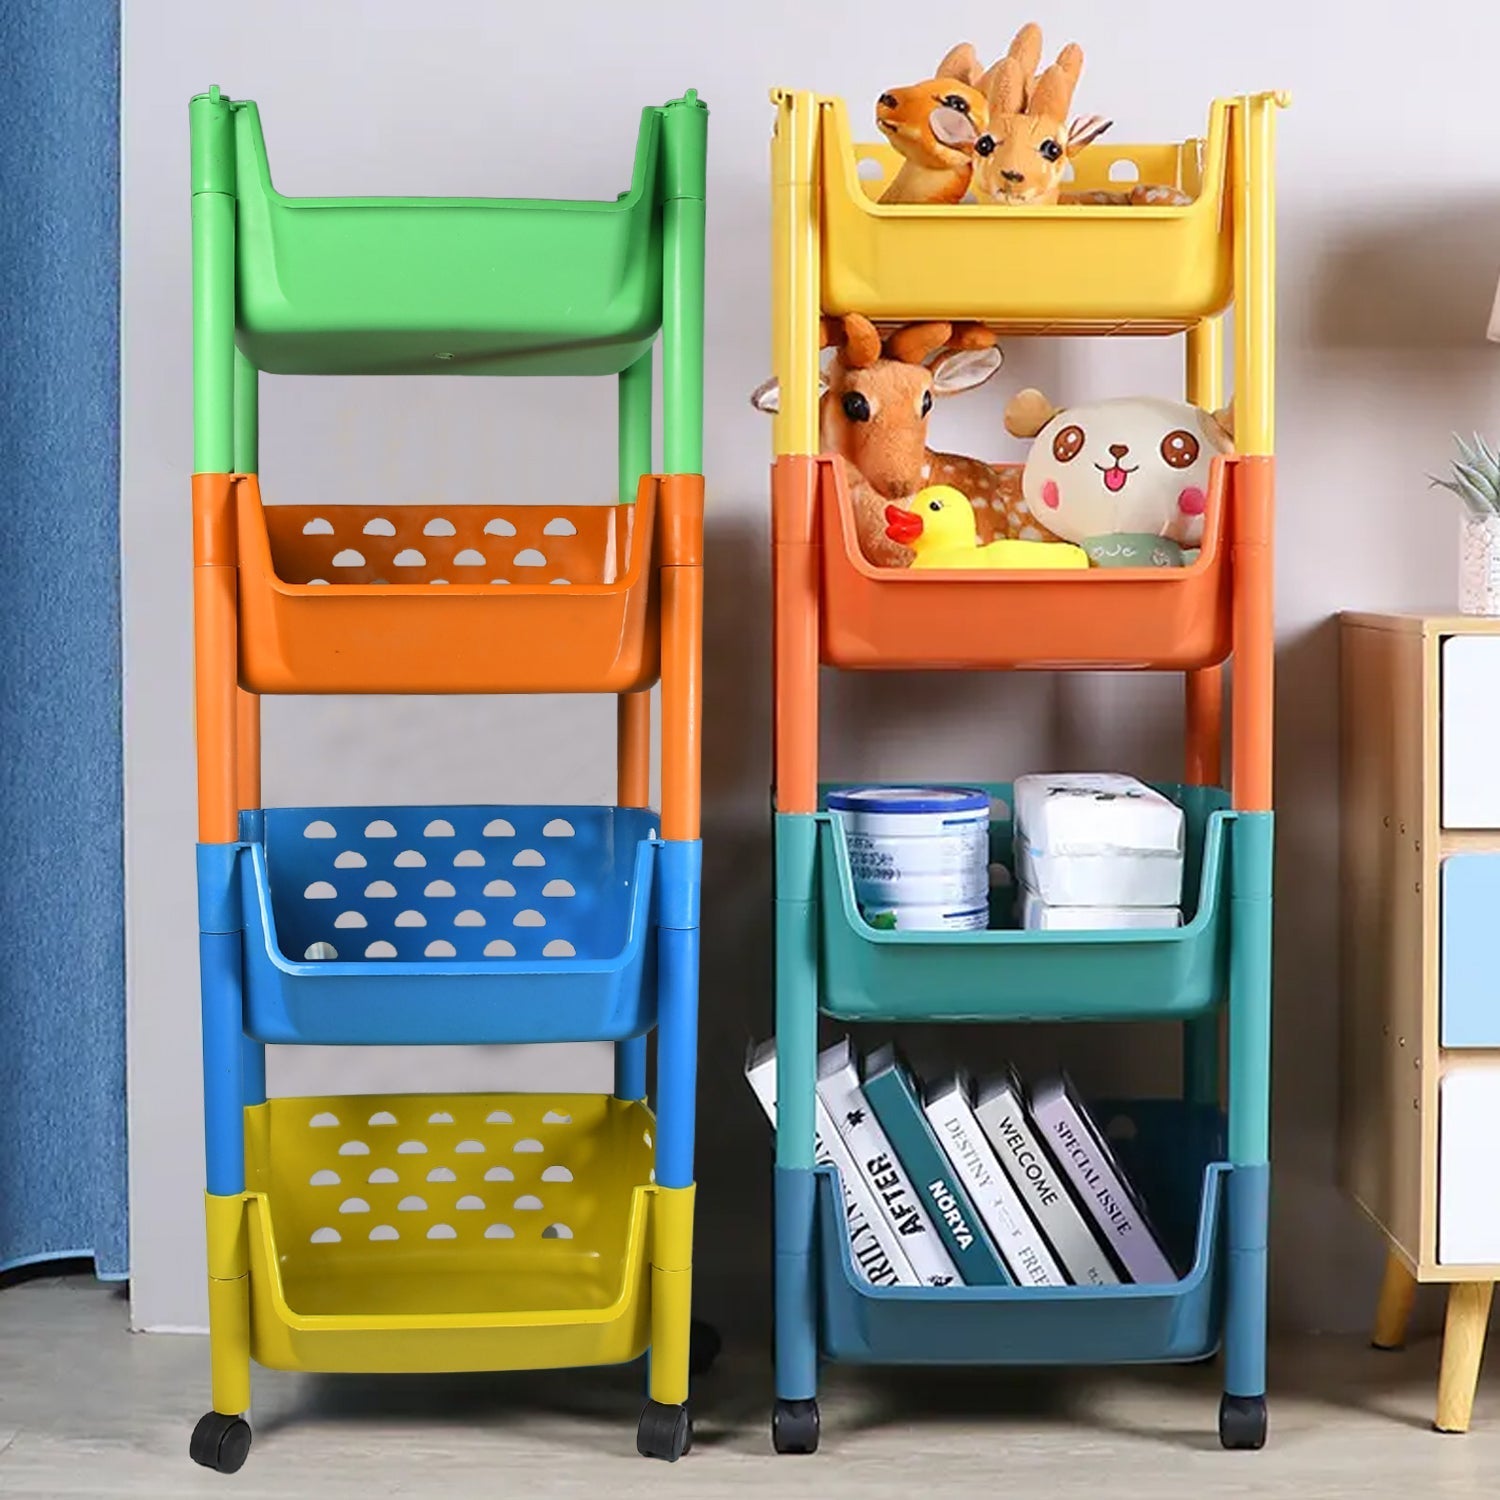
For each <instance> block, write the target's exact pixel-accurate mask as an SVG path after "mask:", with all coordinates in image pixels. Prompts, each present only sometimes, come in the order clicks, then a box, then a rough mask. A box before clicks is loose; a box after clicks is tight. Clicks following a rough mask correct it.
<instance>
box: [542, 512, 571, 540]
mask: <svg viewBox="0 0 1500 1500" xmlns="http://www.w3.org/2000/svg"><path fill="white" fill-rule="evenodd" d="M542 535H543V536H577V535H578V528H577V527H576V526H575V525H574V524H573V523H572V522H571V521H570V520H569V519H568V518H567V517H566V516H553V518H552V519H551V520H550V521H548V522H547V524H546V525H545V526H543V527H542Z"/></svg>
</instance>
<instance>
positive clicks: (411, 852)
mask: <svg viewBox="0 0 1500 1500" xmlns="http://www.w3.org/2000/svg"><path fill="white" fill-rule="evenodd" d="M396 868H397V869H398V870H425V869H426V868H427V859H426V857H425V856H424V855H422V854H419V853H418V852H417V851H416V850H415V849H403V850H402V851H401V852H400V854H398V855H397V856H396Z"/></svg>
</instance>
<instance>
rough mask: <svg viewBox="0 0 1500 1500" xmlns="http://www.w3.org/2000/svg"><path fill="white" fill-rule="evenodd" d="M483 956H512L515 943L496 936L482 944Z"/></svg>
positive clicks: (514, 954) (514, 952)
mask: <svg viewBox="0 0 1500 1500" xmlns="http://www.w3.org/2000/svg"><path fill="white" fill-rule="evenodd" d="M484 956H485V957H486V958H514V957H515V956H516V945H515V944H514V943H508V942H506V940H505V939H504V938H496V939H495V940H494V941H493V942H491V943H486V944H485V945H484Z"/></svg>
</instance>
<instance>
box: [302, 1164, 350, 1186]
mask: <svg viewBox="0 0 1500 1500" xmlns="http://www.w3.org/2000/svg"><path fill="white" fill-rule="evenodd" d="M343 1180H344V1179H343V1178H342V1177H340V1176H339V1174H338V1173H337V1172H330V1171H329V1170H328V1168H327V1167H322V1168H320V1169H319V1170H318V1171H316V1172H314V1173H313V1174H312V1176H311V1177H309V1178H308V1179H307V1185H308V1187H338V1186H339V1184H340V1183H341V1182H343Z"/></svg>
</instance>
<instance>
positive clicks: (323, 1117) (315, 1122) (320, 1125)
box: [307, 1109, 339, 1130]
mask: <svg viewBox="0 0 1500 1500" xmlns="http://www.w3.org/2000/svg"><path fill="white" fill-rule="evenodd" d="M338 1122H339V1117H338V1116H337V1115H335V1114H331V1113H329V1111H328V1110H326V1109H325V1110H324V1111H323V1112H322V1113H321V1114H316V1115H314V1116H313V1117H312V1119H311V1120H309V1121H308V1122H307V1123H308V1124H309V1125H311V1126H312V1128H313V1129H314V1130H327V1129H328V1128H329V1127H330V1126H332V1125H337V1124H338Z"/></svg>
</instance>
